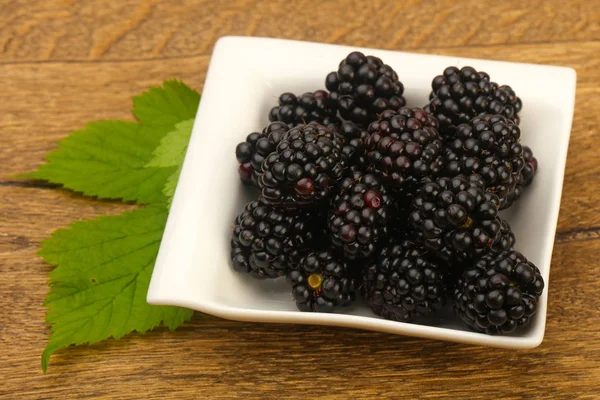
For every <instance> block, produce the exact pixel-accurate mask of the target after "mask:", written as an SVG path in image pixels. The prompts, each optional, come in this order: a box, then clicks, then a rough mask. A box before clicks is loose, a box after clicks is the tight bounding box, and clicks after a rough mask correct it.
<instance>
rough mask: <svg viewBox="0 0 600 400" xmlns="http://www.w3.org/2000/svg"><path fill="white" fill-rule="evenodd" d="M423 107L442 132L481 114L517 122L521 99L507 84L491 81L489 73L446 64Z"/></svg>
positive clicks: (521, 104)
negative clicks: (427, 102)
mask: <svg viewBox="0 0 600 400" xmlns="http://www.w3.org/2000/svg"><path fill="white" fill-rule="evenodd" d="M431 88H432V89H433V91H432V92H431V94H430V96H429V104H428V105H427V107H426V109H427V110H428V111H430V112H431V113H433V114H434V115H435V116H436V117H437V118H438V120H439V121H440V131H441V132H442V133H446V132H451V131H452V130H454V128H455V127H457V126H458V125H460V124H463V123H467V122H469V120H471V118H473V117H475V116H476V115H479V114H482V113H491V114H500V115H503V116H505V117H506V118H508V119H510V120H511V121H513V122H514V123H515V124H517V125H518V124H519V112H520V111H521V109H522V108H523V103H522V102H521V99H520V98H519V97H517V95H516V94H515V92H514V91H513V90H512V88H511V87H510V86H507V85H498V84H497V83H495V82H490V76H489V75H488V74H487V73H485V72H483V71H479V72H478V71H476V70H475V68H473V67H463V68H461V69H458V68H457V67H448V68H446V69H445V70H444V73H443V74H442V75H438V76H436V77H435V78H434V79H433V81H432V83H431Z"/></svg>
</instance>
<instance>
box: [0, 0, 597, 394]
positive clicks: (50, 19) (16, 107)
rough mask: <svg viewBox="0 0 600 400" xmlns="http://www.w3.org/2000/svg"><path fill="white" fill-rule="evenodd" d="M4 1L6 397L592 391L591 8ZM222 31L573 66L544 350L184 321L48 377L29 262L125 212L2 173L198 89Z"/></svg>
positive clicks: (0, 118)
mask: <svg viewBox="0 0 600 400" xmlns="http://www.w3.org/2000/svg"><path fill="white" fill-rule="evenodd" d="M0 3H1V5H0V84H1V85H0V135H1V137H2V141H1V145H0V165H1V166H2V171H1V176H0V199H1V201H0V254H1V259H0V288H1V289H0V301H1V303H2V306H1V308H0V344H1V348H0V382H1V383H0V397H3V398H10V399H16V398H61V399H65V398H81V397H88V396H89V397H97V398H107V399H111V398H129V397H133V398H143V399H147V398H155V397H156V398H158V397H177V398H211V399H213V398H234V397H248V398H250V397H254V398H262V399H265V398H274V399H283V398H286V399H287V398H296V397H300V398H316V397H319V396H323V397H327V398H339V399H350V398H365V399H367V398H369V399H371V398H400V397H406V398H412V399H415V398H458V399H491V398H493V399H496V398H498V399H499V398H502V399H520V398H525V397H527V398H561V399H571V398H588V399H598V398H600V268H599V267H598V260H599V259H600V206H599V205H598V200H599V196H598V194H599V193H600V179H599V177H600V161H599V159H600V151H599V150H598V146H600V130H599V129H598V126H599V125H600V112H599V111H598V110H599V107H600V100H599V98H600V74H599V73H598V71H599V69H600V57H599V54H600V13H599V10H600V2H599V1H598V0H573V1H568V2H567V1H564V0H552V1H549V0H546V1H538V0H531V1H521V0H514V1H494V2H492V1H490V2H489V4H486V3H487V2H483V1H481V2H473V3H476V4H468V3H467V2H464V3H460V2H452V1H373V2H370V1H368V2H367V1H360V0H356V1H349V2H344V3H343V5H342V4H341V3H338V2H335V1H324V0H320V1H314V2H313V1H311V2H300V1H297V2H285V1H281V2H268V1H253V0H235V1H210V0H206V1H154V0H140V1H134V0H127V1H112V0H102V1H92V0H89V1H77V0H62V1H61V0H50V1H45V0H39V1H38V0H36V1H7V0H1V1H0ZM492 5H493V7H492ZM489 7H492V8H491V9H490V8H489ZM223 35H256V36H272V37H282V38H291V39H302V40H311V41H318V42H329V43H341V44H347V45H356V46H366V47H378V48H385V49H398V50H407V51H413V52H423V53H435V54H448V55H456V56H468V57H480V58H488V59H498V60H508V61H521V62H532V63H544V64H555V65H565V66H570V67H573V68H576V69H577V74H578V82H577V104H576V111H575V119H574V122H573V131H572V136H571V145H570V148H569V159H568V162H567V171H566V177H565V184H564V192H563V202H562V207H561V212H560V219H559V224H558V233H557V235H556V244H555V248H554V255H553V262H552V273H551V278H550V287H549V290H550V294H549V298H550V302H549V307H548V325H547V332H546V338H545V340H544V342H543V343H542V345H541V346H540V347H539V348H537V349H534V350H529V351H508V350H495V349H489V348H481V347H473V346H465V345H459V344H451V343H443V342H437V341H428V340H420V339H413V338H407V337H399V336H393V335H387V334H380V333H372V332H363V331H358V330H350V329H338V328H327V327H311V326H288V325H261V324H251V323H240V322H231V321H225V320H221V319H218V318H214V317H210V316H206V315H200V314H197V315H196V316H195V317H194V319H193V320H192V321H191V322H190V323H187V324H186V325H185V326H183V327H182V328H180V329H178V330H177V331H176V332H175V333H170V332H168V331H167V330H166V329H156V330H155V331H154V332H151V333H147V334H132V335H129V336H127V337H125V338H123V339H122V340H119V341H115V340H108V341H105V342H102V343H99V344H96V345H93V346H89V347H88V346H84V347H78V348H69V349H67V350H63V351H60V352H58V353H57V354H56V355H54V356H53V359H52V364H51V365H50V369H49V372H48V373H47V374H46V375H44V374H43V373H42V371H41V368H40V355H41V352H42V350H43V348H44V345H45V342H46V340H47V337H48V334H49V330H48V327H47V326H45V324H44V314H45V310H44V307H43V306H42V303H43V301H44V297H45V295H46V293H47V291H48V288H47V286H46V281H47V273H48V271H49V270H50V267H48V266H47V265H45V264H44V263H43V262H42V260H41V259H40V258H39V257H37V256H36V255H35V253H36V251H37V250H38V247H39V243H40V241H42V240H43V239H45V238H47V237H48V236H49V235H50V233H51V232H52V231H54V230H56V229H58V228H60V227H63V226H65V225H67V224H68V223H70V222H72V221H76V220H82V219H86V218H91V217H95V216H98V215H102V214H116V213H119V212H121V211H123V210H124V209H131V208H133V207H134V206H126V205H120V204H116V203H110V202H101V201H94V200H89V199H86V198H83V197H82V196H78V195H74V194H72V193H69V192H67V191H64V190H57V189H56V188H54V187H51V186H49V185H44V184H41V183H37V182H20V181H16V180H15V179H13V178H11V177H10V176H11V175H13V174H16V173H20V172H26V171H31V170H33V169H35V168H36V166H37V165H38V164H40V163H41V162H42V159H43V156H44V155H45V154H46V153H47V152H48V151H50V150H52V149H54V148H55V147H56V143H57V141H58V140H60V139H62V138H63V137H65V136H66V135H67V134H68V133H69V132H70V131H72V130H75V129H77V128H80V127H82V126H83V125H84V123H86V122H88V121H92V120H100V119H130V118H131V114H130V108H131V96H132V95H134V94H138V93H140V92H141V91H143V90H144V89H146V88H148V87H149V86H151V85H158V84H160V83H161V82H162V81H163V80H164V79H167V78H172V77H176V78H180V79H182V80H184V81H185V82H187V83H188V84H190V85H191V86H193V87H195V88H197V89H198V90H201V89H202V85H203V82H204V78H205V74H206V69H207V66H208V62H209V59H210V54H211V51H212V48H213V45H214V43H215V40H216V39H217V38H219V37H220V36H223ZM307 62H310V60H307ZM548 84H550V85H551V84H552V83H551V82H549V83H548Z"/></svg>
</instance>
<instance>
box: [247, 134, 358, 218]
mask: <svg viewBox="0 0 600 400" xmlns="http://www.w3.org/2000/svg"><path fill="white" fill-rule="evenodd" d="M343 146H344V138H343V137H342V136H341V135H340V134H339V133H337V132H335V131H333V130H330V129H328V128H326V127H324V126H322V125H318V124H312V123H311V124H308V125H303V126H297V127H294V128H292V129H290V130H289V131H288V132H287V133H286V134H285V135H284V136H283V138H282V139H281V141H280V142H279V145H277V148H276V150H275V151H274V152H272V153H271V154H269V155H268V156H267V157H266V158H265V160H264V162H263V164H262V170H263V173H262V175H260V177H259V179H258V185H259V187H260V188H261V189H262V197H263V199H264V200H265V201H266V202H268V203H270V204H277V205H282V206H285V207H291V208H294V207H299V206H309V205H315V204H317V203H318V202H321V201H324V200H327V199H328V198H329V196H330V194H331V190H332V189H333V188H334V187H335V184H336V183H337V182H338V181H339V180H340V179H341V178H342V175H343V172H344V170H345V169H346V167H347V156H346V154H344V152H343V151H342V150H343Z"/></svg>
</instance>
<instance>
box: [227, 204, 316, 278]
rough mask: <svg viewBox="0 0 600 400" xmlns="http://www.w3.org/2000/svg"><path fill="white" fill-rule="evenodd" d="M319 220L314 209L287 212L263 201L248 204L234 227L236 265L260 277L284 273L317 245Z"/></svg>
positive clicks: (273, 276)
mask: <svg viewBox="0 0 600 400" xmlns="http://www.w3.org/2000/svg"><path fill="white" fill-rule="evenodd" d="M318 219H319V218H318V217H317V216H316V215H315V213H314V212H313V213H311V212H308V211H293V212H291V211H284V210H281V209H277V208H274V207H272V206H269V205H267V204H265V203H263V202H261V201H253V202H250V203H248V204H247V205H246V207H245V208H244V211H242V213H241V214H239V215H238V216H237V218H236V220H235V227H234V228H233V234H232V237H231V262H232V264H233V268H234V269H235V270H236V271H238V272H241V273H248V274H250V275H252V276H253V277H255V278H258V279H265V278H277V277H279V276H284V275H285V274H286V273H287V272H288V271H289V270H290V268H292V267H293V266H295V265H296V264H297V263H298V262H299V261H300V259H301V258H302V256H304V255H305V254H306V253H307V252H308V248H309V247H310V246H312V245H313V244H314V242H315V240H316V238H315V235H317V234H318V226H315V225H316V224H318Z"/></svg>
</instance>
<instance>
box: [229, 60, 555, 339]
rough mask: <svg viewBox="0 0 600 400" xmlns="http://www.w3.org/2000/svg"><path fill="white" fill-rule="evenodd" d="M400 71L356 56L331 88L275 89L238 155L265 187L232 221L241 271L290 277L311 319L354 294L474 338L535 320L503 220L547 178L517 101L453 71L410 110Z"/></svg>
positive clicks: (328, 82)
mask: <svg viewBox="0 0 600 400" xmlns="http://www.w3.org/2000/svg"><path fill="white" fill-rule="evenodd" d="M401 78H402V77H399V76H398V74H397V73H396V72H395V71H394V69H393V68H392V67H390V66H389V65H387V64H385V63H384V62H383V61H382V60H381V59H379V58H377V57H374V56H369V55H364V54H362V53H360V52H352V53H350V54H349V55H348V56H347V57H346V58H344V59H343V60H342V61H341V62H340V64H339V67H338V69H337V71H334V72H331V73H330V74H328V75H327V76H326V77H324V86H325V89H319V90H315V91H313V92H306V93H304V94H302V95H295V94H293V93H289V92H287V93H283V94H282V95H281V96H279V99H278V104H276V105H274V106H273V108H272V109H271V110H270V112H269V114H268V115H267V116H265V117H268V120H269V121H270V122H269V124H268V125H267V126H266V127H265V128H264V129H262V131H258V132H253V133H251V134H249V135H248V136H247V137H246V140H245V141H243V142H242V143H240V144H238V146H237V147H236V149H235V154H236V159H237V162H238V164H239V167H238V173H239V176H240V178H241V180H242V182H243V183H246V184H249V185H250V186H255V187H257V188H258V189H259V194H258V195H257V197H256V199H255V200H253V201H252V202H250V203H248V204H247V205H246V206H245V208H244V209H243V210H242V212H241V213H240V214H239V215H238V216H237V217H236V219H235V222H234V226H233V228H232V230H233V232H232V238H231V262H232V266H233V268H234V270H235V271H237V272H239V273H241V274H246V275H250V276H252V277H254V278H257V279H277V278H282V277H285V281H286V282H287V283H288V285H289V290H290V293H291V297H290V299H293V301H294V302H295V303H296V306H297V308H298V310H300V311H305V312H339V311H341V310H343V309H347V308H350V309H352V307H356V306H357V304H356V302H355V300H356V298H357V296H360V297H362V299H363V301H364V304H366V305H367V306H368V307H370V308H371V310H372V311H373V312H374V313H375V314H376V315H377V316H380V317H382V318H385V319H390V320H394V321H400V322H417V323H418V322H420V321H424V319H423V318H428V320H427V321H429V322H428V323H431V317H432V316H434V315H436V314H439V313H440V311H441V310H449V309H453V310H454V314H455V316H456V318H457V319H460V320H461V321H463V322H464V324H465V325H466V326H467V327H468V328H470V329H472V330H474V331H476V332H481V333H487V334H502V333H508V332H512V331H514V330H515V329H517V328H519V327H522V326H525V325H527V324H528V322H529V321H530V320H531V317H532V315H534V314H535V312H536V309H537V305H538V302H539V299H540V296H541V295H542V292H543V289H544V286H545V285H544V280H543V278H542V275H541V274H540V271H539V269H538V268H537V267H536V266H535V265H534V264H533V263H532V262H531V261H528V260H527V258H525V256H523V255H522V254H521V253H519V252H518V251H517V250H516V249H515V243H516V237H515V234H514V233H513V231H512V229H511V227H510V225H509V223H508V222H507V221H506V220H504V219H503V217H502V216H501V214H500V210H503V209H506V208H509V207H511V206H512V205H513V204H515V203H518V200H519V198H520V197H522V194H523V193H524V192H525V190H526V189H527V187H528V186H529V185H530V184H531V183H532V181H533V180H534V177H535V174H536V172H537V169H538V161H537V159H536V158H535V157H534V155H533V152H532V151H531V149H530V148H529V147H527V146H524V145H523V144H522V143H521V129H520V127H519V122H520V116H519V113H520V111H521V109H522V107H523V104H522V102H521V99H520V98H519V97H517V95H516V94H515V92H514V91H513V90H512V88H510V87H509V86H507V85H499V84H496V83H494V82H493V81H491V80H490V76H489V75H488V74H487V73H485V72H483V71H477V70H475V69H474V68H472V67H462V68H461V69H459V68H456V67H448V68H446V70H444V72H443V74H442V75H440V76H437V77H434V78H433V81H432V89H433V91H432V92H431V95H430V99H429V103H428V104H426V105H421V107H419V106H418V105H413V106H407V105H406V100H405V98H404V97H403V95H404V85H403V83H402V82H401V80H400V79H401ZM266 119H267V118H265V120H266ZM265 295H267V294H265ZM442 318H444V319H445V318H446V317H445V316H442Z"/></svg>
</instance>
